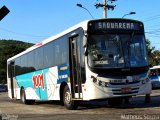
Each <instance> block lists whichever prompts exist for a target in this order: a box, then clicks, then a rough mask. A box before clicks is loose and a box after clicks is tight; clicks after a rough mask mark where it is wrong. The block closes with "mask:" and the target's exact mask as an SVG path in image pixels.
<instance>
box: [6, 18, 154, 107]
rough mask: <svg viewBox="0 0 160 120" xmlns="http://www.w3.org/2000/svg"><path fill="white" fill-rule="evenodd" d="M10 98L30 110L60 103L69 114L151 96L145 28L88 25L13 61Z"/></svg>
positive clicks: (101, 22) (131, 23) (118, 22)
mask: <svg viewBox="0 0 160 120" xmlns="http://www.w3.org/2000/svg"><path fill="white" fill-rule="evenodd" d="M7 65H8V66H7V68H8V72H7V80H8V95H9V97H10V98H12V99H21V101H22V103H24V104H33V103H34V102H35V100H60V101H62V102H63V103H64V105H65V106H66V108H67V109H76V108H77V107H78V102H79V101H89V100H99V99H107V100H108V103H109V104H110V105H120V104H121V103H122V100H123V99H124V98H126V97H131V96H135V95H139V94H149V93H150V92H151V82H150V80H149V78H148V74H149V62H148V57H147V52H146V42H145V35H144V26H143V23H142V22H139V21H135V20H129V19H98V20H90V21H84V22H82V23H80V24H77V25H75V26H73V27H71V28H69V29H67V30H66V31H64V32H62V33H60V34H58V35H55V36H52V37H50V38H48V39H46V40H44V41H42V42H41V43H38V44H36V45H34V46H33V47H31V48H29V49H27V50H25V51H24V52H22V53H20V54H18V55H16V56H14V57H12V58H10V59H8V60H7Z"/></svg>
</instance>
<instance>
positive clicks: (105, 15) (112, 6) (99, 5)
mask: <svg viewBox="0 0 160 120" xmlns="http://www.w3.org/2000/svg"><path fill="white" fill-rule="evenodd" d="M109 1H110V2H111V3H113V2H115V1H117V0H108V1H107V0H103V4H100V3H98V4H96V5H95V7H96V8H99V7H102V8H103V17H104V18H107V10H110V9H111V10H114V8H115V7H116V5H109V4H107V2H109Z"/></svg>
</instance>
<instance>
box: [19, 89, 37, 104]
mask: <svg viewBox="0 0 160 120" xmlns="http://www.w3.org/2000/svg"><path fill="white" fill-rule="evenodd" d="M21 102H22V103H23V104H34V103H35V100H27V99H26V93H25V90H24V88H22V89H21Z"/></svg>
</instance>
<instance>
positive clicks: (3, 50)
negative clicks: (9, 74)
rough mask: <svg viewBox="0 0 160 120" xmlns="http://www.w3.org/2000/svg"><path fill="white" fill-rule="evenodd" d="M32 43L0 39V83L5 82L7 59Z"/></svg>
mask: <svg viewBox="0 0 160 120" xmlns="http://www.w3.org/2000/svg"><path fill="white" fill-rule="evenodd" d="M32 45H33V44H32V43H25V42H22V41H16V40H0V83H6V70H7V59H8V58H10V57H12V56H14V55H16V54H18V53H20V52H22V51H24V50H26V49H27V48H29V47H31V46H32Z"/></svg>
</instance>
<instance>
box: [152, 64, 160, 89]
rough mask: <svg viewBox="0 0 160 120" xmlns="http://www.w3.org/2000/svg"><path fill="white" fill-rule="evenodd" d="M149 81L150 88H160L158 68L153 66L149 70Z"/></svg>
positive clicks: (159, 69) (159, 71)
mask: <svg viewBox="0 0 160 120" xmlns="http://www.w3.org/2000/svg"><path fill="white" fill-rule="evenodd" d="M150 80H151V83H152V88H153V89H154V88H160V66H153V67H151V68H150Z"/></svg>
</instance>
